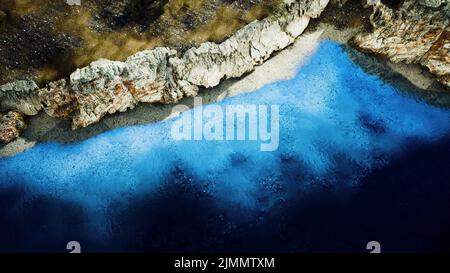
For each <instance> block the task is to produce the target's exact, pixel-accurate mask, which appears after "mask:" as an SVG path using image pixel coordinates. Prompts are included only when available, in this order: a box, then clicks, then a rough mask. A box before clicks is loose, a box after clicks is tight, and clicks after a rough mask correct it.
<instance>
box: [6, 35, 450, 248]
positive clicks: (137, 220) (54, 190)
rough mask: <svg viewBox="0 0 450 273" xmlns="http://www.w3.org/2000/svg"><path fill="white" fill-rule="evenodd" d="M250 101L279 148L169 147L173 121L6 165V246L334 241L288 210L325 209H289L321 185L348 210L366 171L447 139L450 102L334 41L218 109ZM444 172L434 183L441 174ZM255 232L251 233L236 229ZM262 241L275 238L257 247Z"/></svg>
mask: <svg viewBox="0 0 450 273" xmlns="http://www.w3.org/2000/svg"><path fill="white" fill-rule="evenodd" d="M246 103H248V104H258V105H274V104H276V105H280V144H279V149H278V150H276V151H273V152H261V151H260V144H259V143H257V142H254V141H174V140H173V139H172V138H171V135H170V128H171V125H172V123H173V122H174V121H175V120H169V121H165V122H161V123H157V124H150V125H145V126H133V127H127V128H121V129H115V130H112V131H109V132H106V133H103V134H101V135H98V136H96V137H93V138H91V139H88V140H86V141H83V142H80V143H76V144H67V145H62V144H56V143H43V144H39V145H36V146H35V147H33V148H31V149H30V150H28V151H25V152H23V153H21V154H19V155H16V156H14V157H11V158H4V159H0V192H1V194H0V197H4V198H3V201H2V203H1V204H0V205H2V208H0V211H1V212H0V220H1V221H2V222H3V221H4V223H5V224H4V226H3V230H2V234H1V235H0V238H1V239H0V241H1V240H3V241H4V243H3V247H4V248H5V249H8V248H12V249H14V250H18V251H26V250H28V251H41V250H46V249H50V250H55V249H56V250H58V249H61V251H64V248H61V245H64V244H63V243H64V242H66V241H70V240H80V241H85V242H87V243H86V244H90V245H91V249H93V250H106V251H108V250H110V251H120V250H124V251H127V250H171V251H174V250H177V249H180V250H205V249H206V250H223V249H227V250H236V249H253V247H254V248H256V249H257V247H258V246H259V247H261V249H262V250H282V251H292V250H300V251H301V250H305V249H316V248H314V245H311V244H313V243H312V242H317V240H316V239H315V237H314V236H319V235H320V236H324V234H327V236H328V235H330V236H331V234H333V227H332V226H329V227H324V226H320V227H316V228H312V227H311V230H320V232H321V233H320V234H319V233H317V234H314V232H312V231H311V230H310V229H308V230H309V231H308V232H309V233H310V234H309V235H304V236H301V238H302V239H300V238H299V237H296V236H297V235H295V236H293V237H292V236H291V235H290V234H291V233H298V232H300V233H301V232H306V231H305V230H302V229H301V228H299V229H298V230H296V231H294V229H291V226H289V225H290V223H291V224H292V222H291V221H290V220H289V219H290V218H295V217H296V213H298V217H304V218H303V219H304V220H305V221H313V218H314V217H319V216H318V215H320V213H321V211H320V210H317V208H314V209H312V210H311V211H309V212H308V211H307V212H305V211H304V210H303V209H302V212H301V213H300V212H298V211H297V210H295V209H293V208H292V206H294V204H295V207H298V206H299V204H301V203H302V200H305V202H306V201H307V200H309V201H310V200H311V196H313V195H315V194H317V193H318V192H319V193H321V194H324V193H325V197H324V199H323V202H324V203H327V202H329V201H327V200H326V199H327V198H328V200H334V201H333V202H337V204H338V205H336V206H341V205H342V204H346V203H347V202H349V200H352V196H353V195H354V194H356V193H357V192H358V191H359V189H360V187H361V183H363V181H364V179H366V178H367V177H368V176H370V175H372V174H373V173H374V172H377V171H379V170H383V169H385V168H389V167H390V166H391V164H392V162H396V161H397V160H399V159H401V158H403V157H404V156H405V155H407V154H408V152H409V151H410V150H411V149H414V148H415V147H417V146H421V147H427V146H430V147H431V146H433V145H437V143H441V142H442V141H446V140H448V139H449V137H450V111H449V110H445V109H439V108H436V107H433V106H430V105H427V104H425V103H424V102H421V101H417V100H416V99H414V98H412V97H409V96H408V95H406V94H405V93H403V92H399V91H398V90H396V89H395V88H393V87H392V86H390V85H388V84H385V83H384V82H383V81H382V80H380V79H378V78H377V77H375V76H370V75H368V74H366V73H365V72H363V70H362V69H361V68H359V67H358V66H357V65H355V64H354V63H352V61H351V60H350V59H349V57H348V56H347V53H346V52H345V50H344V49H343V48H342V47H341V45H339V44H336V43H334V42H330V41H325V42H322V44H321V45H320V47H319V49H318V50H317V52H315V53H314V55H313V56H311V57H310V59H309V60H308V61H307V63H306V64H305V65H303V66H302V67H300V68H299V70H298V73H297V75H296V76H295V78H293V79H291V80H287V81H280V82H276V83H272V84H269V85H267V86H265V87H263V88H261V89H260V90H258V91H256V92H254V93H250V94H245V95H241V96H237V97H233V98H228V99H226V100H224V101H223V102H220V103H219V105H221V106H226V105H235V104H246ZM187 114H190V113H185V114H184V115H187ZM445 149H448V147H447V146H445ZM411 172H412V173H413V172H414V169H412V170H411ZM442 175H443V176H442V177H440V176H438V177H437V178H436V179H437V180H439V179H440V180H447V179H448V178H449V177H445V175H446V174H442ZM380 183H382V182H380ZM411 183H412V185H413V184H414V181H411ZM430 187H432V184H431V185H430ZM446 189H448V188H446ZM330 194H331V195H332V196H333V197H330ZM320 200H322V199H320ZM317 202H319V203H320V202H321V201H317ZM380 202H383V200H380ZM445 206H446V207H444V209H445V210H446V209H448V207H447V206H448V204H445ZM289 211H290V212H289ZM305 213H306V215H309V217H310V218H308V217H306V216H305ZM324 214H326V213H324ZM327 215H328V214H327ZM311 217H312V218H311ZM324 217H325V216H324ZM327 217H331V216H327ZM308 219H309V220H308ZM335 220H336V221H338V220H337V219H335ZM330 221H331V220H330ZM275 222H276V224H274V223H275ZM313 222H314V221H313ZM318 223H319V222H318ZM320 223H322V222H320ZM354 224H355V225H357V224H358V219H355V223H354ZM292 225H293V224H292ZM321 225H322V224H321ZM175 226H179V228H176V227H175ZM250 230H251V231H252V233H253V235H252V240H251V241H246V240H245V239H243V238H241V237H240V236H241V235H242V234H247V233H249V231H250ZM280 230H284V233H283V232H281V231H280ZM317 232H318V231H317ZM182 234H187V237H184V236H183V235H182ZM274 234H275V235H274ZM281 234H284V235H281ZM267 236H278V237H279V239H277V240H275V241H271V243H268V244H263V245H259V244H260V242H261V239H262V238H266V237H267ZM283 236H285V238H284V237H283ZM189 237H192V238H196V239H195V240H193V239H192V240H190V239H189ZM278 237H277V238H278ZM282 237H283V238H284V239H283V238H282ZM294 237H295V238H297V239H298V241H297V242H296V241H295V239H292V238H294ZM331 237H332V236H331ZM368 239H369V238H368ZM283 240H285V241H283ZM305 240H306V241H307V242H305ZM309 240H311V241H309ZM330 240H332V239H330ZM288 241H289V242H288ZM258 242H259V243H258ZM283 242H286V243H285V244H283ZM308 242H309V243H308ZM363 243H364V242H361V244H362V245H363ZM249 244H253V245H249ZM330 244H331V245H333V247H332V248H331V249H337V250H339V249H340V248H339V247H338V246H336V245H335V244H333V243H330ZM355 244H356V243H355ZM319 245H327V244H326V243H323V244H322V243H321V244H318V246H319ZM0 249H2V246H1V244H0ZM88 249H89V248H88ZM328 249H330V248H328ZM343 249H348V248H346V247H344V246H343ZM316 250H317V249H316Z"/></svg>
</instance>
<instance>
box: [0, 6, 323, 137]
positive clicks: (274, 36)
mask: <svg viewBox="0 0 450 273" xmlns="http://www.w3.org/2000/svg"><path fill="white" fill-rule="evenodd" d="M327 4H328V0H313V1H302V0H296V1H292V0H285V6H284V8H283V9H282V10H281V11H280V12H278V13H277V14H275V15H272V16H269V17H268V18H266V19H263V20H261V21H254V22H253V23H251V24H249V25H247V26H246V27H244V28H242V29H241V30H239V31H237V32H236V33H235V34H234V35H232V36H231V37H230V38H229V39H227V40H226V41H224V42H223V43H221V44H216V43H211V42H207V43H203V44H202V45H201V46H199V47H197V48H195V47H194V48H191V49H190V50H188V51H187V52H185V54H184V55H183V56H182V57H180V58H179V57H178V56H177V55H178V54H177V51H176V50H174V49H170V48H167V47H159V48H156V49H153V50H145V51H142V52H139V53H137V54H135V55H133V56H131V57H129V58H128V59H127V60H126V61H125V62H117V61H110V60H99V61H96V62H93V63H92V64H91V65H89V66H88V67H85V68H82V69H78V70H77V71H75V72H74V73H72V74H71V75H70V79H61V80H59V81H56V82H51V83H49V84H48V85H47V86H46V87H45V88H41V89H39V87H38V86H37V85H36V84H35V83H34V82H32V81H16V82H13V83H8V84H6V85H2V86H0V99H1V101H0V110H1V111H6V110H14V111H18V112H20V113H23V114H25V115H36V114H37V113H38V112H40V111H41V110H44V111H45V112H46V113H47V114H48V115H49V116H51V117H55V118H70V119H71V120H72V129H78V128H82V127H86V126H88V125H90V124H93V123H96V122H98V121H99V120H100V119H101V118H102V117H103V116H105V115H107V114H113V113H115V112H124V111H126V110H128V109H130V108H134V107H135V105H136V104H137V103H139V102H146V103H164V104H169V103H176V102H178V101H179V100H180V99H181V98H183V97H190V96H195V95H196V94H197V93H198V90H199V87H206V88H209V87H213V86H217V85H218V84H219V83H220V81H221V80H222V79H229V78H237V77H240V76H242V75H244V74H246V73H249V72H251V71H252V70H253V69H254V67H255V66H256V65H258V64H261V63H263V62H264V61H265V60H267V59H268V58H269V57H270V56H271V55H272V54H273V53H274V52H276V51H279V50H281V49H284V48H286V47H287V46H289V45H291V44H292V43H293V42H294V41H295V39H296V38H297V37H298V36H300V35H301V34H302V33H303V31H304V30H305V29H306V27H307V25H308V23H309V20H310V18H317V17H318V16H319V15H320V14H321V12H322V11H323V9H324V8H325V7H326V5H327ZM1 136H2V134H0V139H1V140H2V141H3V142H7V141H6V140H9V138H8V139H7V138H6V137H1Z"/></svg>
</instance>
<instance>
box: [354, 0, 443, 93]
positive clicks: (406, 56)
mask: <svg viewBox="0 0 450 273" xmlns="http://www.w3.org/2000/svg"><path fill="white" fill-rule="evenodd" d="M449 18H450V1H449V0H405V1H404V2H403V3H402V5H401V6H400V7H399V8H398V9H392V8H389V7H388V6H386V5H384V4H382V2H381V1H378V2H377V3H376V5H375V7H374V12H373V14H372V16H371V18H370V22H371V24H372V26H373V28H374V30H373V32H372V33H368V34H367V33H364V34H360V35H358V36H356V37H355V39H354V43H355V45H356V47H357V48H358V49H360V50H361V51H364V52H369V53H375V54H379V55H382V56H385V57H388V58H389V59H390V60H391V61H393V62H401V61H402V62H406V63H418V64H421V65H423V66H425V67H427V68H428V69H429V70H430V72H431V73H432V74H435V75H436V76H437V79H438V81H440V82H441V83H442V84H444V85H445V86H447V87H449V88H450V53H449V52H450V27H449Z"/></svg>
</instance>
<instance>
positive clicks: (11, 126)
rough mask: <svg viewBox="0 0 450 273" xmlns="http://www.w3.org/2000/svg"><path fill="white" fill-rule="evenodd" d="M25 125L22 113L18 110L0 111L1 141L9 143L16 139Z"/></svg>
mask: <svg viewBox="0 0 450 273" xmlns="http://www.w3.org/2000/svg"><path fill="white" fill-rule="evenodd" d="M25 127H26V125H25V122H24V120H23V114H22V113H20V112H16V111H10V112H8V113H6V114H2V113H0V143H9V142H11V141H13V140H15V139H16V138H18V137H19V134H20V131H21V130H23V129H25Z"/></svg>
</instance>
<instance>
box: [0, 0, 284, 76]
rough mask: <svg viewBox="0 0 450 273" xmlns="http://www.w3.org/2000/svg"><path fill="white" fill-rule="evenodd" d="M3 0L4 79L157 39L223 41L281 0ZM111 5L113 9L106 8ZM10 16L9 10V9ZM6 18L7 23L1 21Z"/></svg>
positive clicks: (47, 72)
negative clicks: (71, 1)
mask: <svg viewBox="0 0 450 273" xmlns="http://www.w3.org/2000/svg"><path fill="white" fill-rule="evenodd" d="M81 1H82V5H81V6H72V7H71V6H69V5H67V4H65V1H64V0H1V1H0V11H2V12H4V14H6V19H5V20H3V21H4V26H3V27H1V28H0V84H1V83H5V82H7V81H11V80H14V79H19V78H31V79H34V80H36V81H37V82H38V83H39V84H41V85H42V84H44V83H46V82H48V81H51V80H55V79H58V78H60V77H66V76H67V75H68V74H70V73H71V72H73V70H75V69H76V68H78V67H82V66H85V65H87V64H89V63H90V62H92V61H94V60H97V59H99V58H107V59H112V60H124V59H125V58H127V57H128V56H130V55H132V54H133V53H135V52H137V51H140V50H143V49H146V48H154V47H156V46H171V47H175V48H177V49H179V50H185V49H187V48H189V47H191V46H194V45H197V44H199V43H202V42H205V41H213V42H220V41H223V40H224V39H226V38H227V37H228V36H230V35H231V34H232V33H234V32H235V31H236V30H238V29H239V28H241V27H243V26H244V25H245V24H247V23H249V22H251V21H253V20H255V19H261V18H264V17H266V16H268V15H269V14H270V13H272V12H274V10H276V9H277V7H279V5H280V3H281V0H162V1H158V0H125V1H114V0H81ZM106 11H107V12H106ZM4 17H5V16H4ZM0 23H1V22H0Z"/></svg>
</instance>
